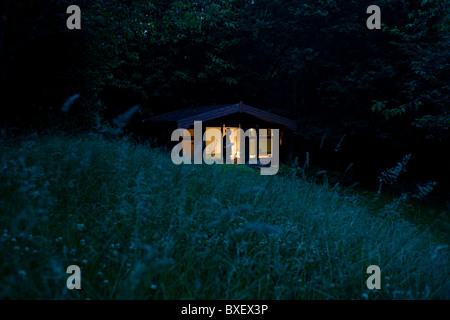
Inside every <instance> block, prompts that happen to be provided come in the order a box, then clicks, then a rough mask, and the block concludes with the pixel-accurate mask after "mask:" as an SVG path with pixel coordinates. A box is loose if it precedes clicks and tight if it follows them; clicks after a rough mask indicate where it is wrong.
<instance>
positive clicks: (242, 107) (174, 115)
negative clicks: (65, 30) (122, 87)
mask: <svg viewBox="0 0 450 320" xmlns="http://www.w3.org/2000/svg"><path fill="white" fill-rule="evenodd" d="M234 113H245V114H249V115H251V116H253V117H256V118H259V119H262V120H265V121H268V122H272V123H277V124H280V125H283V126H285V127H287V128H289V129H291V130H292V131H296V130H297V122H296V121H294V120H291V119H288V118H285V117H283V116H279V115H277V114H274V113H271V112H268V111H264V110H261V109H257V108H254V107H251V106H248V105H246V104H244V103H242V102H240V103H235V104H224V105H215V106H205V107H194V108H186V109H180V110H176V111H172V112H169V113H165V114H161V115H158V116H155V117H152V118H149V119H146V120H143V122H174V123H176V124H177V126H178V128H188V127H190V126H192V125H193V124H194V121H208V120H213V119H217V118H221V117H224V116H228V115H231V114H234Z"/></svg>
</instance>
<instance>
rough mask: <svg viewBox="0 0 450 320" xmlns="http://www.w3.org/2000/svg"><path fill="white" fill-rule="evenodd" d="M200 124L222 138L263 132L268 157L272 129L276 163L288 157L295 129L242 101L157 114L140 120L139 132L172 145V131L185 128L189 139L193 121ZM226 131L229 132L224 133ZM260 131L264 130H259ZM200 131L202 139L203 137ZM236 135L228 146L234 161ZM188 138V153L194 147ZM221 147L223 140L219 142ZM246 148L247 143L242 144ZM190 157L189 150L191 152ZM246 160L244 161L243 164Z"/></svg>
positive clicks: (291, 122)
mask: <svg viewBox="0 0 450 320" xmlns="http://www.w3.org/2000/svg"><path fill="white" fill-rule="evenodd" d="M195 121H201V122H202V128H203V130H204V131H205V130H207V129H210V128H213V129H218V130H220V131H221V132H222V133H223V137H224V138H225V136H226V133H227V132H228V133H230V132H231V133H235V132H236V133H238V132H241V131H240V130H237V129H242V130H243V131H247V130H248V129H255V130H256V135H257V136H259V135H260V132H259V130H260V129H267V131H266V134H267V136H266V137H265V139H264V141H265V143H266V142H267V149H266V151H267V152H266V154H267V155H268V156H269V157H270V152H271V150H272V148H271V146H272V145H273V141H272V139H273V134H272V133H273V131H272V130H273V129H278V130H279V139H280V141H279V147H280V160H281V161H283V160H286V158H287V155H288V148H286V146H288V145H289V141H290V140H291V138H292V135H293V133H294V132H295V131H296V130H297V122H296V121H294V120H291V119H288V118H286V117H283V116H279V115H277V114H274V113H270V112H267V111H264V110H261V109H258V108H255V107H251V106H248V105H246V104H244V103H242V102H239V103H235V104H226V105H215V106H205V107H194V108H187V109H181V110H176V111H173V112H169V113H165V114H161V115H158V116H155V117H152V118H149V119H146V120H143V130H144V131H145V132H146V133H147V134H148V135H149V136H152V137H153V138H156V139H157V141H158V142H159V143H160V144H162V145H170V146H173V145H174V144H176V143H177V142H172V141H171V134H172V132H173V131H174V130H175V129H186V130H188V131H189V133H190V135H191V137H194V122H195ZM227 130H229V131H227ZM262 132H264V131H262ZM203 133H204V132H202V136H203ZM239 138H240V137H239V136H238V134H232V135H231V139H232V141H231V143H232V150H231V153H232V157H233V158H234V159H236V158H238V157H239V156H240V153H241V150H240V147H241V146H240V144H239V143H238V141H240V140H239ZM193 143H194V142H193V138H192V150H193V148H194V145H193ZM223 145H225V141H224V142H223ZM246 145H247V148H249V144H246ZM206 146H207V145H206ZM260 148H261V145H259V143H258V146H257V147H256V150H258V151H259V152H258V153H259V154H262V152H261V149H260ZM192 154H193V151H192ZM245 154H246V155H247V157H250V156H251V152H245ZM248 160H249V159H248V158H247V159H246V162H247V161H248Z"/></svg>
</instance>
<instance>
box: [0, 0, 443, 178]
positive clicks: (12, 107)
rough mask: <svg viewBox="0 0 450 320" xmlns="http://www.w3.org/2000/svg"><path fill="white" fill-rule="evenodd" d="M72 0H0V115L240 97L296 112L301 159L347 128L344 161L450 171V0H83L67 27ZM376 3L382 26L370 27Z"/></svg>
mask: <svg viewBox="0 0 450 320" xmlns="http://www.w3.org/2000/svg"><path fill="white" fill-rule="evenodd" d="M71 4H75V3H72V2H71V1H70V2H69V1H48V0H46V1H44V0H20V1H15V0H5V1H2V4H1V5H0V6H1V9H0V10H1V11H0V16H1V21H0V25H1V30H0V66H1V68H0V70H1V74H0V95H1V101H2V106H3V108H2V114H1V120H2V125H4V126H10V127H11V126H12V127H17V128H19V129H22V128H45V127H54V126H57V125H64V126H66V127H67V128H71V130H75V129H79V130H90V129H92V127H93V126H94V127H95V126H97V125H98V123H99V119H105V120H110V119H112V118H114V117H115V116H116V115H117V114H119V113H121V112H124V111H125V110H127V109H129V108H130V107H132V106H134V105H136V104H138V105H140V106H141V108H140V110H139V114H138V116H137V117H138V119H143V118H145V117H148V116H151V115H154V114H160V113H163V112H166V111H169V110H174V109H178V108H181V107H189V106H194V105H205V104H215V103H229V102H236V101H239V100H243V101H245V102H246V103H248V104H250V105H254V106H257V107H260V108H264V109H267V110H269V111H275V112H278V113H280V114H282V115H285V116H289V117H292V118H294V119H296V120H297V121H298V124H299V132H297V133H298V135H299V137H301V139H302V140H301V141H302V142H301V143H300V144H299V146H298V148H297V146H296V148H297V154H298V156H299V157H300V158H301V157H304V153H305V151H314V148H315V149H317V150H316V151H318V152H319V150H318V149H319V144H320V141H322V144H320V147H321V148H320V149H321V151H323V150H322V145H323V142H324V141H325V147H324V150H326V149H327V147H326V146H328V150H329V153H325V154H322V157H323V161H322V163H320V165H322V166H324V165H325V166H326V165H327V164H328V163H329V158H330V156H331V155H333V157H334V156H335V153H336V152H334V149H335V146H336V144H337V143H338V142H339V141H340V142H342V137H343V136H344V137H346V139H347V140H348V141H347V140H344V146H346V148H347V149H346V150H347V153H346V154H345V156H344V158H342V159H341V158H336V161H337V162H336V165H337V167H339V166H340V167H339V168H340V169H345V168H347V167H348V165H349V164H350V163H351V162H352V161H353V162H356V163H357V164H356V166H355V168H356V169H358V163H359V166H360V168H364V170H366V169H367V168H368V167H370V168H371V169H372V171H373V172H372V176H376V174H377V173H379V171H380V170H381V169H382V168H386V167H387V166H388V165H390V164H395V163H396V162H397V161H399V160H400V159H401V157H402V156H403V155H405V154H407V153H413V157H412V161H413V160H414V156H415V155H414V153H417V158H418V159H421V161H419V162H417V163H416V167H417V168H421V169H424V168H423V167H424V166H431V165H432V164H433V162H434V161H437V164H438V166H439V170H437V171H434V173H433V174H431V173H430V175H428V174H426V175H425V176H424V177H419V176H417V177H415V178H414V179H417V181H419V180H420V179H435V178H436V176H442V174H441V173H439V174H438V172H444V173H445V174H444V175H447V177H448V176H450V173H449V172H448V171H449V169H448V165H447V166H446V163H447V164H448V161H449V159H448V158H443V157H442V156H441V151H443V150H445V148H447V149H448V145H447V143H448V141H449V134H448V128H449V125H450V119H449V110H448V109H449V108H448V106H449V103H450V102H449V97H450V85H449V82H448V79H450V65H449V64H450V42H449V31H450V29H449V28H450V22H449V16H450V15H449V3H448V1H438V0H434V1H433V0H429V1H426V0H423V1H413V2H408V1H403V0H380V1H376V3H375V2H373V1H357V0H314V1H310V0H197V1H182V0H156V1H139V0H135V1H132V0H129V1H120V2H117V1H112V0H89V1H88V0H79V1H77V3H76V4H77V5H78V6H80V8H81V10H82V29H81V30H68V29H67V28H66V19H67V18H68V14H67V13H66V8H67V7H68V6H69V5H71ZM371 4H376V5H378V6H379V7H380V8H381V10H382V30H368V28H367V26H366V20H367V18H368V17H369V15H368V14H367V13H366V9H367V7H368V6H369V5H371ZM76 94H79V95H80V98H79V99H76V100H75V102H74V103H73V105H72V107H71V109H70V110H69V111H68V112H65V113H64V112H61V105H62V104H63V103H64V102H65V101H67V99H68V98H70V97H74V95H76ZM325 137H326V138H325ZM375 141H376V143H375ZM346 142H347V143H348V144H347V145H345V143H346ZM386 145H389V148H391V149H385V147H386ZM377 146H379V147H378V148H377ZM445 146H447V147H445ZM430 148H431V149H430ZM343 150H345V148H343ZM388 150H394V151H395V152H394V153H388V152H389V151H388ZM382 151H385V153H384V154H380V153H381V152H382ZM364 152H366V154H365V155H363V154H362V153H364ZM320 157H321V156H320V153H318V155H317V161H320V159H319V158H320ZM368 159H371V162H370V164H368V163H366V162H367V161H368ZM426 159H431V160H429V161H428V162H427V161H425V160H426ZM339 168H338V169H339ZM361 170H363V169H361ZM361 172H363V171H359V174H360V175H361ZM417 172H418V171H417ZM372 178H373V177H371V178H368V179H369V180H370V179H372ZM414 181H416V180H414Z"/></svg>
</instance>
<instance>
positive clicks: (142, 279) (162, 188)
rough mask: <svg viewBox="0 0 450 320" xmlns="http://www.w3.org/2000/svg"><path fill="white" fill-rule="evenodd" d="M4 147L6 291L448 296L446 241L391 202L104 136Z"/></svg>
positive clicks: (1, 244) (0, 283)
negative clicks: (72, 272) (187, 160)
mask: <svg viewBox="0 0 450 320" xmlns="http://www.w3.org/2000/svg"><path fill="white" fill-rule="evenodd" d="M0 150H1V152H0V212H1V214H0V250H1V261H0V298H1V299H369V300H371V299H449V298H450V280H449V279H450V277H449V273H450V272H449V271H450V270H449V252H450V251H449V247H448V238H447V235H446V234H445V233H442V232H440V231H438V230H436V229H435V228H427V227H424V226H423V225H419V224H416V223H414V222H413V221H411V219H406V218H404V217H403V214H402V210H403V207H404V204H402V203H397V202H395V200H392V202H386V203H385V204H383V205H381V206H380V205H374V203H373V201H376V200H370V199H368V198H367V197H362V196H355V197H352V198H343V197H340V194H342V193H345V190H342V189H341V188H339V187H333V186H328V185H327V184H326V183H313V182H311V181H308V179H302V178H301V177H298V176H297V175H295V174H294V173H293V171H291V170H290V169H289V167H283V170H282V171H281V172H280V173H279V174H278V175H276V176H261V175H260V173H259V170H255V169H253V168H250V167H246V166H230V165H215V166H207V165H191V166H187V165H184V166H183V165H182V166H176V165H174V164H172V162H171V159H170V154H168V153H166V152H163V151H161V150H158V149H155V148H151V147H150V146H145V145H137V144H135V143H132V142H130V141H127V140H126V139H118V138H114V139H107V138H105V137H102V136H100V135H97V134H91V135H84V136H77V137H71V136H64V135H48V136H41V137H39V136H37V135H35V136H29V137H27V138H25V139H17V138H11V137H8V136H7V135H3V136H2V137H1V142H0ZM408 210H409V211H411V207H409V209H408ZM69 265H78V266H80V268H81V287H82V289H81V290H68V289H67V287H66V280H67V278H68V276H69V274H66V268H67V267H68V266H69ZM370 265H378V266H380V268H381V272H382V280H381V286H382V289H381V290H369V289H367V287H366V279H367V276H368V275H367V274H366V268H367V267H368V266H370Z"/></svg>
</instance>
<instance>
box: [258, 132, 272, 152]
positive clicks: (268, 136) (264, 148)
mask: <svg viewBox="0 0 450 320" xmlns="http://www.w3.org/2000/svg"><path fill="white" fill-rule="evenodd" d="M272 150H273V130H272V129H259V150H258V154H259V157H260V158H269V157H271V156H272Z"/></svg>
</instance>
